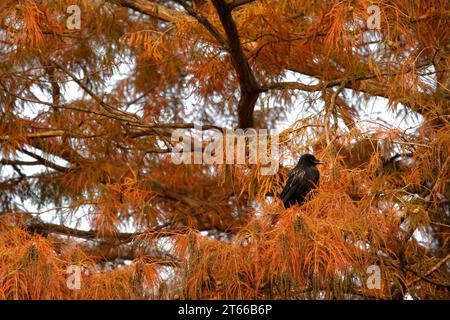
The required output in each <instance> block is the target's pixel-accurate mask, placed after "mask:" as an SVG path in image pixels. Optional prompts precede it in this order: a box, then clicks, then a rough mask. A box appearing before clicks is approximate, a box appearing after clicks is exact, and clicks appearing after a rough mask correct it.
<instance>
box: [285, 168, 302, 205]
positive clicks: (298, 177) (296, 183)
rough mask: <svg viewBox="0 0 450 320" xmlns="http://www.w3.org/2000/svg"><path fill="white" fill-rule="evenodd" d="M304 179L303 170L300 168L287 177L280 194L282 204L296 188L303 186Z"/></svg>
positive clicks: (293, 193)
mask: <svg viewBox="0 0 450 320" xmlns="http://www.w3.org/2000/svg"><path fill="white" fill-rule="evenodd" d="M304 177H305V170H303V169H301V168H295V169H294V170H292V172H291V174H290V175H289V178H288V181H287V183H286V186H285V187H284V189H283V191H282V192H281V194H280V196H281V198H282V199H283V202H284V203H286V202H287V201H288V200H289V199H290V198H291V197H292V196H293V195H295V193H296V192H297V190H298V188H299V187H301V186H302V185H303V178H304Z"/></svg>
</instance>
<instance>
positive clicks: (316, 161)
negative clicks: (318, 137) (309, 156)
mask: <svg viewBox="0 0 450 320" xmlns="http://www.w3.org/2000/svg"><path fill="white" fill-rule="evenodd" d="M314 163H315V164H316V165H317V164H323V162H322V161H320V160H317V159H316V160H314Z"/></svg>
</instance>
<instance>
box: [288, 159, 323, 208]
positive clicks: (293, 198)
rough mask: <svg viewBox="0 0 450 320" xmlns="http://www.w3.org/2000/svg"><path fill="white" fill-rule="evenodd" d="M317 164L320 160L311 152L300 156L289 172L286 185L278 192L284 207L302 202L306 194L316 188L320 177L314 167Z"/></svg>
mask: <svg viewBox="0 0 450 320" xmlns="http://www.w3.org/2000/svg"><path fill="white" fill-rule="evenodd" d="M318 164H322V162H321V161H320V160H317V159H316V158H315V157H314V156H313V155H312V154H304V155H302V156H301V157H300V160H299V161H298V163H297V165H296V166H295V168H294V169H292V171H291V172H290V173H289V177H288V180H287V183H286V186H285V187H284V190H283V191H282V192H281V194H280V197H281V199H282V200H283V203H284V207H285V208H289V207H290V206H291V205H293V204H301V203H303V201H304V200H305V197H306V195H307V194H308V193H309V192H310V191H311V190H313V189H315V188H316V186H317V183H318V182H319V177H320V174H319V170H317V167H316V166H317V165H318Z"/></svg>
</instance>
